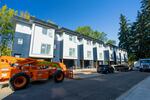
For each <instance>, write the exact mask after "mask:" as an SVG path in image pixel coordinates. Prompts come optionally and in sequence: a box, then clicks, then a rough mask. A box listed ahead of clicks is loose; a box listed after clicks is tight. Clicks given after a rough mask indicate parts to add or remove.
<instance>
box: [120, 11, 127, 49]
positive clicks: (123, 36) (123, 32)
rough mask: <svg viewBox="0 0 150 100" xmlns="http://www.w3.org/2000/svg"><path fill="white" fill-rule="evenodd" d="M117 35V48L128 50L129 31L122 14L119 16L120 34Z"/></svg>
mask: <svg viewBox="0 0 150 100" xmlns="http://www.w3.org/2000/svg"><path fill="white" fill-rule="evenodd" d="M118 35H119V40H120V41H119V47H120V48H122V49H126V50H128V47H129V43H128V37H129V35H130V29H129V24H128V22H127V19H126V17H125V16H124V15H122V14H121V15H120V32H119V33H118Z"/></svg>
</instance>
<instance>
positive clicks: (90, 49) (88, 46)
mask: <svg viewBox="0 0 150 100" xmlns="http://www.w3.org/2000/svg"><path fill="white" fill-rule="evenodd" d="M88 51H90V52H91V57H88V55H87V52H88ZM83 54H84V55H83V59H84V60H93V42H92V41H91V45H87V39H83Z"/></svg>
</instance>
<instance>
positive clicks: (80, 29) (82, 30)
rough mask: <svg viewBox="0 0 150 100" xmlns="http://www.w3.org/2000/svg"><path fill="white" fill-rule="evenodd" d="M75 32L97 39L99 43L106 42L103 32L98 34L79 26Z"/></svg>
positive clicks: (105, 35) (88, 28)
mask: <svg viewBox="0 0 150 100" xmlns="http://www.w3.org/2000/svg"><path fill="white" fill-rule="evenodd" d="M76 31H77V32H79V33H81V34H84V35H86V36H89V37H92V38H94V39H98V40H101V41H104V42H105V41H106V40H107V34H106V33H104V32H99V31H97V30H93V29H92V28H91V27H90V26H80V27H78V28H77V29H76Z"/></svg>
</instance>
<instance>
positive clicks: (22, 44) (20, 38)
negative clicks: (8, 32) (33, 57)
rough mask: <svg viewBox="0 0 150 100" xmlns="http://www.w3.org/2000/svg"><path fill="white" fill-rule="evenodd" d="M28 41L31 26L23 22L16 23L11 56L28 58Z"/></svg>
mask: <svg viewBox="0 0 150 100" xmlns="http://www.w3.org/2000/svg"><path fill="white" fill-rule="evenodd" d="M30 39H31V25H29V24H26V23H23V22H17V23H16V29H15V35H14V44H13V48H12V49H13V50H12V56H18V57H29V48H30Z"/></svg>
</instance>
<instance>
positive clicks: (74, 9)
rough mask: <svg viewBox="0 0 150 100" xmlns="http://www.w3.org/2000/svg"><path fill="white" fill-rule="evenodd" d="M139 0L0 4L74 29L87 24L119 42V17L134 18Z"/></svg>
mask: <svg viewBox="0 0 150 100" xmlns="http://www.w3.org/2000/svg"><path fill="white" fill-rule="evenodd" d="M140 1H141V0H2V2H1V3H0V5H1V6H2V5H4V4H6V5H7V6H8V7H10V8H13V9H15V10H18V11H21V10H22V11H28V12H30V14H31V15H34V16H36V17H37V18H40V19H43V20H48V19H50V20H52V21H53V22H55V23H56V24H58V25H60V26H63V27H66V28H69V29H72V30H74V29H76V28H77V27H78V26H83V25H89V26H91V27H92V28H93V29H95V30H99V31H103V32H105V33H107V34H108V38H110V39H114V40H117V41H118V39H117V38H118V36H117V34H118V31H119V16H120V14H121V13H122V14H124V15H126V16H127V18H128V19H129V20H130V22H133V21H135V19H136V15H137V11H138V10H139V9H140Z"/></svg>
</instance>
